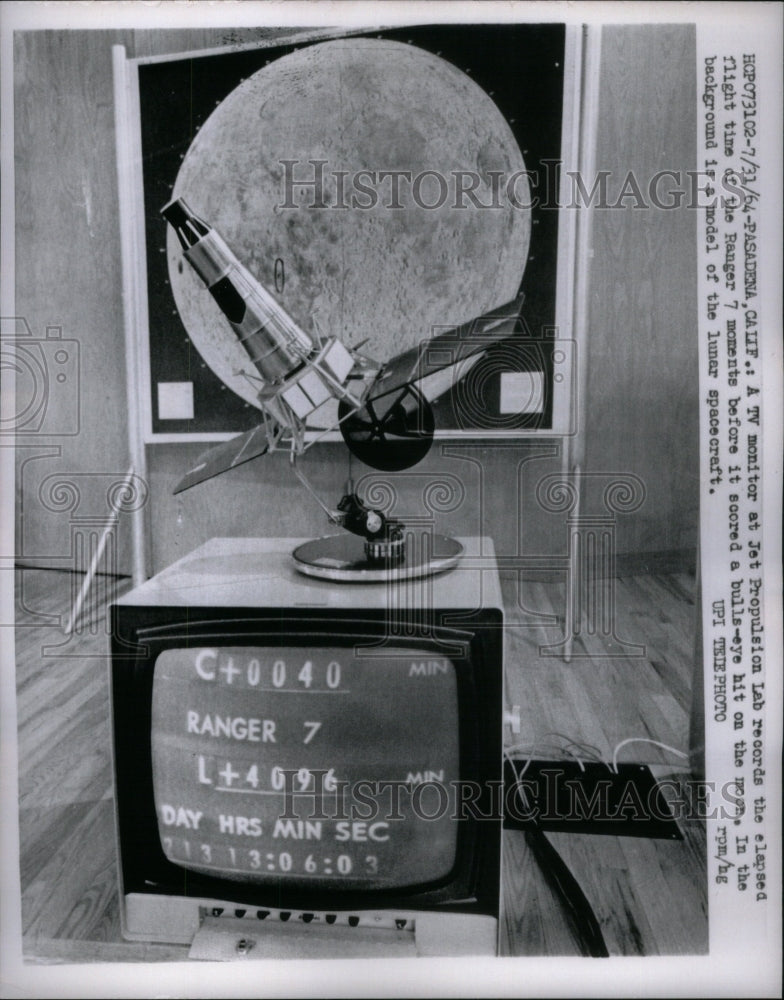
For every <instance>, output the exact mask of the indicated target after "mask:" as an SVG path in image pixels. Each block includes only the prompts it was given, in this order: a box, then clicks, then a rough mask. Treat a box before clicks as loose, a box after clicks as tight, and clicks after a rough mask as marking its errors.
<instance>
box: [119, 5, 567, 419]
mask: <svg viewBox="0 0 784 1000" xmlns="http://www.w3.org/2000/svg"><path fill="white" fill-rule="evenodd" d="M368 37H372V38H383V39H388V40H392V41H398V42H405V43H410V44H412V45H415V46H418V47H420V48H422V49H424V50H426V51H427V52H430V53H433V54H434V55H438V56H439V57H440V58H441V59H443V60H446V61H448V62H449V63H451V64H453V65H454V66H456V67H458V68H459V69H461V70H463V71H464V72H470V77H471V79H472V80H474V81H475V82H476V83H477V84H478V85H479V86H480V87H481V88H483V90H484V91H485V92H486V93H487V94H488V95H491V98H492V100H493V101H494V102H495V104H496V105H497V107H498V109H499V110H500V112H501V114H502V115H503V116H504V118H505V119H506V121H507V122H508V124H509V127H510V128H511V130H512V132H513V134H514V137H515V139H516V141H517V143H518V145H519V147H520V151H521V152H522V154H523V157H524V160H525V166H526V169H527V170H528V171H529V172H530V174H531V180H532V194H534V195H535V196H536V198H535V203H534V204H533V207H532V209H531V216H530V218H531V229H530V245H529V251H528V260H527V262H526V264H525V271H524V276H523V281H522V290H523V291H524V293H525V302H524V308H523V317H522V321H521V324H520V332H519V336H518V337H517V338H515V340H513V341H510V342H506V343H504V344H501V345H498V346H497V347H496V348H494V349H492V350H491V351H490V352H489V353H488V354H487V356H485V357H484V358H483V359H482V360H481V361H480V362H479V363H478V364H477V365H476V366H475V367H474V368H473V369H472V371H471V372H470V373H469V375H468V377H467V378H466V379H465V380H464V383H463V385H462V386H461V387H460V390H459V394H457V391H456V390H455V389H453V390H451V391H450V392H448V393H446V394H445V395H444V396H442V397H441V399H440V400H439V401H438V403H437V404H436V409H435V413H436V431H437V432H438V431H443V430H446V431H449V430H460V431H463V432H465V433H467V434H473V436H480V437H481V436H483V435H485V434H487V433H493V432H496V431H515V430H520V431H530V430H539V429H541V430H545V431H547V430H551V429H552V427H553V422H552V421H553V388H554V387H553V379H554V365H553V354H554V344H553V336H554V327H555V323H556V270H557V260H558V242H559V240H558V237H559V232H558V230H559V212H558V210H557V200H558V184H559V173H560V163H559V161H560V160H561V158H562V152H563V151H562V148H561V143H562V121H563V115H564V79H565V75H564V66H565V28H564V26H563V25H550V24H544V25H539V24H526V25H508V26H501V25H436V26H421V27H414V28H403V29H395V30H391V31H384V32H378V31H374V32H372V34H371V33H369V34H368ZM349 43H350V39H347V40H346V44H349ZM303 47H304V46H303V45H302V44H300V45H286V46H278V47H274V48H262V49H250V50H239V51H236V50H235V51H227V52H226V53H225V54H211V55H206V56H198V57H195V58H194V57H187V58H173V59H172V60H166V61H156V62H150V63H144V62H141V63H140V65H139V67H138V74H139V75H138V79H139V99H140V113H141V150H142V182H143V192H144V209H143V212H144V234H145V238H146V251H147V259H146V282H147V309H148V316H149V366H150V384H149V386H148V387H147V389H146V391H148V392H149V394H150V398H149V407H150V411H151V414H152V420H151V431H152V434H153V436H154V435H161V434H174V435H181V434H182V435H184V434H190V435H204V434H215V433H221V432H240V431H244V430H247V429H249V428H251V427H253V426H255V425H256V424H258V423H259V422H260V412H259V411H258V410H257V409H256V408H255V407H254V406H253V405H251V404H249V403H248V402H247V401H246V400H243V399H242V398H241V397H240V396H238V395H237V394H236V393H234V392H232V391H231V390H230V389H227V388H226V386H225V385H224V384H223V382H222V381H221V380H220V379H219V378H218V377H217V376H216V375H215V374H214V373H213V372H212V371H211V370H210V368H209V366H207V365H205V364H204V363H203V361H202V359H201V357H200V356H199V354H198V352H197V351H196V349H195V347H194V345H193V343H192V341H191V339H190V337H189V336H188V333H187V331H186V329H185V327H184V326H183V323H182V320H181V319H180V315H179V311H178V309H177V306H176V303H175V301H174V296H173V293H172V289H171V286H170V283H169V274H168V262H167V254H166V225H165V223H164V221H163V220H162V219H161V217H160V209H161V207H162V206H163V205H165V204H166V203H167V202H168V200H169V199H170V198H171V195H172V189H173V186H174V182H175V179H176V177H177V173H178V170H179V167H180V165H181V163H182V160H183V157H184V156H185V154H186V153H187V151H188V149H189V148H190V146H191V143H192V142H193V139H194V137H195V136H196V134H197V132H198V130H199V129H200V127H201V126H202V125H203V124H204V122H205V121H206V120H207V118H208V117H209V116H210V114H211V113H212V112H213V111H214V110H215V108H216V106H217V105H219V104H220V103H221V102H222V101H223V100H224V99H225V98H226V97H227V95H229V94H230V93H231V92H232V91H233V90H234V89H235V88H236V87H237V86H238V85H239V84H240V83H241V82H242V81H243V80H245V79H246V78H248V77H249V76H251V75H252V74H253V73H255V72H256V71H257V70H259V69H260V68H262V67H263V66H265V64H267V63H268V62H271V61H272V60H276V59H279V58H280V57H282V56H285V55H287V54H289V53H291V52H292V51H294V50H295V49H300V48H303ZM521 270H522V266H521ZM270 290H271V291H273V292H275V291H276V289H275V288H271V289H270ZM281 301H282V304H283V305H284V306H285V304H286V303H285V294H284V295H283V296H282V298H281ZM500 304H501V303H499V305H500ZM562 357H563V355H562V352H560V351H559V350H556V359H555V360H556V367H557V366H558V362H559V361H560V360H562ZM379 360H381V361H384V360H387V359H386V358H380V359H379ZM499 371H510V372H513V373H514V372H536V373H542V374H541V376H539V375H537V376H536V379H537V386H538V387H540V389H539V390H538V391H540V402H539V404H538V405H537V406H536V407H535V412H527V413H526V412H520V413H515V412H514V405H512V406H511V407H510V406H509V405H508V403H507V404H505V405H503V406H502V401H501V399H500V395H501V394H502V393H503V391H504V390H503V389H502V387H501V381H500V378H499V376H498V373H499ZM563 377H564V376H562V375H558V379H559V380H560V379H562V378H563ZM159 383H192V386H193V415H192V417H191V418H190V419H176V418H174V419H171V418H168V419H161V414H160V413H159V411H158V392H157V386H158V384H159ZM507 385H509V386H511V388H512V390H513V391H514V386H515V383H514V380H512V382H510V383H507Z"/></svg>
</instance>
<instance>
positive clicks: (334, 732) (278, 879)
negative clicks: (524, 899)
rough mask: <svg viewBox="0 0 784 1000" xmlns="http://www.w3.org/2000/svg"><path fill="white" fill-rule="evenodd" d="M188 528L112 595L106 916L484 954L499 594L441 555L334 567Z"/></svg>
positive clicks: (283, 542) (180, 931)
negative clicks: (354, 576) (320, 571)
mask: <svg viewBox="0 0 784 1000" xmlns="http://www.w3.org/2000/svg"><path fill="white" fill-rule="evenodd" d="M297 542H298V540H297V539H251V538H240V539H226V538H216V539H212V540H211V541H210V542H208V543H207V544H206V545H203V546H201V547H200V548H199V549H197V550H196V551H194V552H193V553H191V554H190V555H189V556H186V557H185V558H184V559H181V560H180V561H178V562H177V563H175V564H174V565H172V566H171V567H169V568H168V569H166V570H164V571H163V572H161V573H160V574H158V575H157V576H156V577H154V578H153V579H151V580H149V581H147V582H146V583H144V584H142V585H141V586H140V587H138V588H136V589H135V590H133V591H131V592H130V593H129V594H127V595H125V596H124V597H122V598H121V599H119V600H118V601H117V602H116V603H115V604H114V605H113V606H112V609H111V614H112V665H111V691H112V715H113V741H114V765H115V793H116V812H117V835H118V852H119V870H120V900H121V911H122V927H123V934H124V936H125V937H126V938H129V939H132V940H146V941H158V942H173V943H178V942H179V943H184V944H189V945H191V952H190V953H191V955H192V956H193V957H224V958H228V957H236V956H237V955H242V954H247V953H249V952H250V953H252V954H255V955H258V956H270V957H272V956H303V957H311V956H312V957H320V956H324V955H329V956H334V957H341V956H346V957H347V956H352V955H413V954H427V955H450V954H456V955H460V954H478V953H482V954H494V953H495V952H496V949H497V933H498V917H499V901H500V866H501V827H502V814H503V809H502V805H501V797H502V781H503V766H502V743H503V739H502V722H503V704H502V701H503V610H502V608H503V605H502V601H501V595H500V588H499V584H498V575H497V569H496V565H495V560H494V556H493V550H492V542H491V541H490V540H489V539H476V538H475V539H463V540H462V544H463V545H464V548H465V555H464V556H463V559H462V560H461V562H460V563H459V564H458V565H457V566H456V567H455V568H453V569H450V570H448V571H446V572H444V573H441V574H438V575H435V576H430V577H426V578H421V579H405V578H403V579H393V580H389V581H387V582H382V583H359V584H357V583H352V584H338V585H336V584H334V583H331V582H328V581H323V580H319V579H315V578H311V577H306V576H303V575H301V574H299V573H298V572H297V571H296V569H295V565H294V560H293V559H292V556H291V553H292V550H293V549H294V548H295V547H296V545H297Z"/></svg>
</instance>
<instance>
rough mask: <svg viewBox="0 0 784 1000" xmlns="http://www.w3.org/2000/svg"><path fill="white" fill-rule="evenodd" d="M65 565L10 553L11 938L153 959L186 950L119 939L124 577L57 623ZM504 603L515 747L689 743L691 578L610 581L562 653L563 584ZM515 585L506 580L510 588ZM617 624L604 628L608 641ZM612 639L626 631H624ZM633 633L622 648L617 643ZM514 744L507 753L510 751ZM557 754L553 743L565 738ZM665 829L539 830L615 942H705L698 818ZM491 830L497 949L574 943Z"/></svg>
mask: <svg viewBox="0 0 784 1000" xmlns="http://www.w3.org/2000/svg"><path fill="white" fill-rule="evenodd" d="M81 582H82V578H81V577H78V576H73V575H71V574H68V573H60V572H54V571H47V570H21V569H18V570H16V573H15V583H16V601H17V617H16V621H17V628H16V644H17V645H16V658H17V713H18V750H19V761H20V764H19V824H20V844H21V849H20V871H21V885H22V929H23V940H24V953H25V957H26V959H27V960H29V961H36V962H63V961H68V962H72V961H78V962H84V961H115V960H117V961H120V960H122V961H135V960H138V961H157V960H161V961H163V960H167V959H175V958H177V959H182V958H183V957H184V955H185V952H186V950H187V949H184V948H178V947H173V946H171V947H170V946H157V945H139V944H131V943H127V942H123V941H122V939H121V936H120V927H119V914H118V896H117V871H116V861H115V841H114V814H113V801H112V776H111V763H110V761H111V750H110V733H109V693H108V691H109V688H108V659H107V651H108V632H107V625H106V618H105V607H106V604H107V603H108V601H110V600H111V598H112V596H114V593H115V592H117V593H119V592H121V591H122V590H123V588H125V587H127V581H122V580H121V581H117V580H114V579H113V578H110V577H102V578H99V579H98V584H97V586H96V589H95V591H94V594H93V596H92V598H91V600H90V602H89V607H88V608H87V609H86V614H85V618H86V619H87V621H88V622H89V624H88V625H86V626H84V627H83V628H82V629H81V630H80V631H79V632H78V633H77V634H75V635H73V636H71V637H66V636H64V634H63V631H62V627H63V623H64V621H65V620H66V617H67V613H68V610H69V608H70V605H71V603H72V601H73V599H74V597H75V594H76V591H77V589H78V587H79V586H80V585H81ZM503 586H504V594H505V599H506V602H507V621H508V626H509V627H508V628H507V630H506V633H507V634H506V663H507V677H506V697H507V701H508V703H509V705H519V706H520V715H521V722H522V728H521V734H524V736H523V735H520V736H516V737H513V736H512V734H511V731H510V732H509V733H508V740H509V741H513V740H515V741H520V740H522V739H523V738H524V739H525V740H526V741H527V742H528V743H530V744H531V748H530V749H531V752H534V753H536V752H537V748H540V749H543V748H545V747H547V748H548V749H549V751H550V752H549V753H544V754H542V753H537V756H544V757H546V758H547V759H556V758H557V754H555V753H554V752H553V751H554V749H555V745H557V744H559V743H561V744H563V745H565V741H564V740H563V739H561V738H560V737H554V736H552V735H551V734H553V733H558V734H563V735H565V736H566V737H567V738H568V739H573V740H580V741H582V742H585V743H590V744H593V745H595V747H596V748H597V750H598V751H599V752H600V755H601V756H602V757H603V759H605V760H608V759H610V758H611V756H612V752H613V749H614V747H615V746H616V744H617V743H619V742H620V741H621V740H623V739H627V738H629V737H650V738H653V739H656V740H660V741H662V742H664V743H667V744H669V745H671V746H673V747H675V748H678V749H681V750H684V751H685V750H686V749H687V748H688V725H689V710H690V691H691V672H692V655H693V654H692V636H693V631H694V625H693V621H694V578H693V577H690V576H686V575H677V576H676V575H673V576H664V575H660V576H636V577H628V578H621V579H618V580H616V581H614V591H615V600H616V609H617V613H616V616H615V618H616V625H615V629H614V635H611V636H605V635H601V634H596V635H592V636H588V637H586V638H585V639H582V638H580V639H578V640H577V641H576V642H575V645H574V650H573V657H572V660H571V662H570V663H568V664H566V663H565V662H564V661H563V659H561V658H560V657H559V656H553V655H548V653H552V651H553V650H552V649H550V650H548V649H547V648H546V647H548V646H549V647H552V646H553V645H554V644H556V643H557V642H558V641H559V639H560V638H561V637H562V630H563V592H562V588H561V587H560V585H558V584H555V583H548V584H544V583H522V584H521V585H520V587H519V588H518V587H517V586H516V581H514V580H505V581H503ZM518 589H519V594H518ZM619 640H620V642H619ZM624 643H626V644H627V645H625V646H624ZM630 643H636V644H638V645H639V646H642V647H643V649H642V650H637V651H636V653H637V655H633V656H629V655H611V656H608V655H606V654H607V652H608V651H609V652H611V653H613V654H617V653H618V652H619V651H620V652H621V653H623V652H624V651H625V652H626V653H628V652H629V647H628V644H630ZM527 752H528V751H527V750H526V751H525V752H524V753H523V756H525V755H526V753H527ZM564 756H566V754H564ZM619 760H622V761H625V762H632V761H636V762H640V763H649V764H651V765H654V766H655V773H656V774H657V777H658V776H662V775H665V774H671V775H675V776H678V777H683V776H685V775H686V769H685V768H684V766H683V765H684V763H685V762H683V761H681V760H679V759H678V758H677V757H674V756H673V755H672V754H670V753H669V752H667V751H663V750H660V749H659V748H657V747H655V746H652V745H650V744H644V743H642V744H632V745H630V746H627V747H625V748H624V749H623V750H622V751H621V752H620V756H619ZM681 826H682V830H683V833H684V840H682V841H677V842H674V841H663V840H646V839H642V838H630V837H610V836H589V835H585V834H574V833H571V832H570V833H558V834H555V833H551V834H548V837H549V838H550V841H551V843H552V844H553V845H554V846H555V848H556V849H557V850H558V851H559V852H560V854H561V856H562V857H563V859H564V860H565V861H566V863H567V864H568V866H569V867H570V869H571V871H572V873H573V874H574V875H575V877H576V878H577V880H578V882H579V883H580V885H581V887H582V889H583V891H584V893H585V895H586V897H587V898H588V900H589V902H590V904H591V906H592V908H593V910H594V912H595V914H596V916H597V919H598V921H599V924H600V926H601V929H602V932H603V935H604V937H605V940H606V942H607V945H608V948H609V951H610V953H611V954H615V955H655V954H678V953H680V954H698V953H704V952H706V951H707V945H708V918H707V892H706V884H705V844H704V830H703V827H702V826H701V825H700V824H698V823H697V822H696V821H692V822H684V823H682V824H681ZM504 839H505V843H504V886H503V900H502V905H503V908H504V916H503V921H502V934H501V938H502V943H501V947H502V953H503V954H506V955H579V954H580V953H581V952H580V942H579V940H578V939H577V936H576V935H575V933H574V932H573V930H572V928H571V925H570V922H569V920H568V918H567V914H566V913H565V909H564V906H563V903H562V902H561V900H560V898H559V897H558V896H557V895H556V893H555V892H554V891H553V889H552V888H551V886H550V883H549V882H548V880H547V879H546V878H545V876H544V874H543V872H542V871H541V869H540V867H539V865H538V863H537V862H536V860H535V859H534V857H533V855H532V853H531V851H530V850H529V848H528V845H527V843H526V841H525V837H524V834H522V833H521V832H519V831H513V830H510V831H507V832H506V833H505V838H504Z"/></svg>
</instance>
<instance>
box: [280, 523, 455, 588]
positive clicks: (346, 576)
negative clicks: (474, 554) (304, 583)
mask: <svg viewBox="0 0 784 1000" xmlns="http://www.w3.org/2000/svg"><path fill="white" fill-rule="evenodd" d="M462 554H463V546H462V545H461V544H460V542H458V541H455V539H454V538H447V537H446V535H435V534H431V533H430V532H423V533H421V534H416V533H414V532H410V531H409V532H407V533H406V555H405V557H404V558H403V559H402V560H401V561H398V562H394V563H391V564H389V565H386V564H384V563H378V562H370V561H369V560H368V558H367V557H366V555H365V540H364V539H363V538H360V537H359V535H350V534H348V533H346V534H343V535H328V536H326V537H324V538H314V539H313V540H312V541H310V542H305V543H304V545H300V546H298V547H297V548H296V549H295V550H294V553H293V555H294V565H295V566H296V567H297V569H298V570H299V572H300V573H304V574H305V575H306V576H316V577H319V578H320V579H322V580H334V581H336V582H338V583H383V582H385V581H387V580H405V579H411V578H412V577H418V576H431V575H432V574H434V573H441V572H443V571H444V570H446V569H451V568H452V566H455V565H456V564H457V562H458V561H459V559H460V557H461V556H462Z"/></svg>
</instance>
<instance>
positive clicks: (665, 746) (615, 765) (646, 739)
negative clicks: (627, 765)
mask: <svg viewBox="0 0 784 1000" xmlns="http://www.w3.org/2000/svg"><path fill="white" fill-rule="evenodd" d="M627 743H653V745H654V746H657V747H661V748H662V750H669V751H670V753H674V754H676V755H677V756H678V757H683V758H685V759H688V756H689V755H688V754H687V753H684V752H683V751H682V750H677V749H676V748H675V747H671V746H669V745H668V744H667V743H661V742H660V741H659V740H652V739H650V738H649V737H647V736H630V737H629V738H628V739H626V740H621V742H620V743H618V744H617V746H616V747H615V749H614V750H613V755H612V769H613V771H614V773H615V774H617V773H618V751H619V750H620V749H621V747H625V746H626V745H627Z"/></svg>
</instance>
